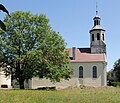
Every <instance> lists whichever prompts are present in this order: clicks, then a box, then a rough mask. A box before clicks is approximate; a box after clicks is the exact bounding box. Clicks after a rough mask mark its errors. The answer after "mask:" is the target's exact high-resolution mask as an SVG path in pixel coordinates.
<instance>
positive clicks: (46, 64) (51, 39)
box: [0, 11, 72, 89]
mask: <svg viewBox="0 0 120 103" xmlns="http://www.w3.org/2000/svg"><path fill="white" fill-rule="evenodd" d="M10 15H11V17H10V18H9V17H8V16H6V18H5V19H4V22H5V25H6V27H7V28H6V29H7V32H6V33H4V32H3V31H0V58H1V59H0V61H1V65H2V66H3V67H4V68H5V69H4V71H5V73H6V75H9V74H12V77H13V79H16V80H18V82H19V85H20V89H24V81H25V80H28V79H31V78H32V77H33V76H39V77H41V76H42V77H46V78H47V79H50V80H51V81H54V82H56V81H57V82H59V81H60V80H61V79H69V78H70V75H71V74H72V70H71V69H69V55H68V52H66V51H65V46H66V43H65V41H64V39H63V38H62V37H61V36H60V34H59V33H58V32H55V31H54V30H52V28H51V26H50V25H49V24H48V23H49V19H48V18H46V16H45V15H42V14H41V15H33V14H31V13H30V12H22V11H17V12H14V13H11V14H10Z"/></svg>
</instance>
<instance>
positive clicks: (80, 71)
mask: <svg viewBox="0 0 120 103" xmlns="http://www.w3.org/2000/svg"><path fill="white" fill-rule="evenodd" d="M79 78H83V67H82V66H80V67H79Z"/></svg>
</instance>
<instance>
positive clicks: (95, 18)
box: [93, 2, 100, 26]
mask: <svg viewBox="0 0 120 103" xmlns="http://www.w3.org/2000/svg"><path fill="white" fill-rule="evenodd" d="M93 20H94V26H96V25H100V17H99V16H98V4H97V2H96V16H95V17H94V18H93Z"/></svg>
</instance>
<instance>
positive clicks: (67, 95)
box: [0, 88, 120, 103]
mask: <svg viewBox="0 0 120 103" xmlns="http://www.w3.org/2000/svg"><path fill="white" fill-rule="evenodd" d="M0 103H120V88H84V89H78V88H74V89H73V88H69V89H66V90H54V91H41V90H0Z"/></svg>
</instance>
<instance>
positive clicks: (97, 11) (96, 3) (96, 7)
mask: <svg viewBox="0 0 120 103" xmlns="http://www.w3.org/2000/svg"><path fill="white" fill-rule="evenodd" d="M96 15H98V5H97V2H96Z"/></svg>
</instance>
